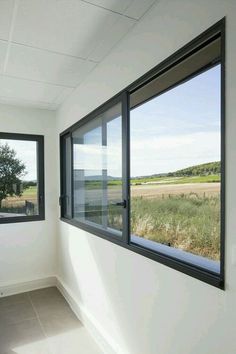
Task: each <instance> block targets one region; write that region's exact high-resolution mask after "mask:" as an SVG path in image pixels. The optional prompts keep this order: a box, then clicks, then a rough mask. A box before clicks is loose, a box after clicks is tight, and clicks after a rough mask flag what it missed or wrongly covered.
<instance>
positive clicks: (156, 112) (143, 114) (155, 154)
mask: <svg viewBox="0 0 236 354" xmlns="http://www.w3.org/2000/svg"><path fill="white" fill-rule="evenodd" d="M130 120H131V121H130V125H131V176H132V177H134V176H144V175H151V174H158V173H166V172H173V171H176V170H178V169H182V168H185V167H188V166H193V165H197V164H201V163H206V162H212V161H219V160H220V65H217V66H216V67H213V68H212V69H210V70H208V71H206V72H204V73H202V74H200V75H198V76H196V77H195V78H193V79H191V80H189V81H187V82H185V83H183V84H181V85H179V86H177V87H176V88H173V89H171V90H170V91H167V92H166V93H163V94H162V95H160V96H158V97H156V98H154V99H152V100H150V101H149V102H147V103H144V104H143V105H141V106H139V107H137V108H135V109H133V110H132V111H131V115H130Z"/></svg>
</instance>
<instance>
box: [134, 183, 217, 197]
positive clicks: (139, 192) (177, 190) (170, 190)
mask: <svg viewBox="0 0 236 354" xmlns="http://www.w3.org/2000/svg"><path fill="white" fill-rule="evenodd" d="M219 192H220V183H186V184H169V185H167V184H165V185H139V186H132V187H131V196H132V197H138V196H143V197H147V198H155V197H162V196H163V195H167V194H171V195H178V194H189V193H196V194H198V195H201V196H202V195H204V193H205V195H206V196H213V195H216V194H219Z"/></svg>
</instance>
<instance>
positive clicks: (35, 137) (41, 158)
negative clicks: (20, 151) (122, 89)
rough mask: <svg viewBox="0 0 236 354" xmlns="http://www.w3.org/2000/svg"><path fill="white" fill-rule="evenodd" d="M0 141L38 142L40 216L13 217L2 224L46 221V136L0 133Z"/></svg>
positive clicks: (3, 219) (0, 219)
mask: <svg viewBox="0 0 236 354" xmlns="http://www.w3.org/2000/svg"><path fill="white" fill-rule="evenodd" d="M0 139H9V140H27V141H35V142H37V181H38V211H39V213H38V215H26V216H12V217H6V218H0V224H10V223H18V222H28V221H40V220H45V192H44V136H43V135H33V134H18V133H4V132H0Z"/></svg>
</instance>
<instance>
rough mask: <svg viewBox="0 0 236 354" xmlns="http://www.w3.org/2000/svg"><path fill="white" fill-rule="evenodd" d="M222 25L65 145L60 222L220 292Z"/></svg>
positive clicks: (81, 126)
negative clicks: (126, 249) (115, 244)
mask: <svg viewBox="0 0 236 354" xmlns="http://www.w3.org/2000/svg"><path fill="white" fill-rule="evenodd" d="M224 131H225V126H224V20H222V21H220V22H219V23H217V24H216V25H215V26H213V27H212V28H210V29H209V30H208V31H206V32H205V33H204V34H202V35H201V36H199V37H198V38H197V39H196V40H194V41H192V42H191V43H190V44H188V45H187V46H185V47H184V48H183V49H182V50H180V51H179V52H178V53H175V54H174V55H173V56H172V57H170V58H168V59H167V60H166V61H164V62H163V63H161V64H160V65H158V66H157V67H156V68H154V69H153V70H152V71H151V72H149V73H148V74H147V75H145V76H144V77H142V78H141V79H139V80H137V81H136V82H135V83H134V84H132V85H131V86H129V87H128V88H127V89H126V90H124V91H123V92H122V93H121V94H120V95H118V96H116V97H115V98H113V99H111V100H110V101H109V102H108V103H106V104H104V105H103V106H101V107H100V108H99V109H97V110H95V111H94V112H92V113H91V114H89V115H88V116H87V117H86V118H84V119H82V120H81V121H79V122H78V123H77V124H75V125H74V126H72V127H71V128H69V129H68V130H67V131H66V132H64V133H62V135H61V152H62V154H61V162H62V166H61V167H62V186H61V205H62V208H61V212H62V215H61V216H62V219H63V220H65V221H68V222H70V223H72V224H74V225H77V226H78V227H81V228H82V229H85V230H88V231H90V232H92V233H94V234H97V235H99V236H101V237H104V238H106V239H108V240H110V241H112V242H115V243H117V244H119V245H121V246H123V247H126V248H128V249H130V250H132V251H134V252H137V253H140V254H142V255H144V256H147V257H149V258H152V259H154V260H156V261H159V262H161V263H163V264H166V265H168V266H171V267H173V268H175V269H177V270H180V271H183V272H184V273H186V274H189V275H192V276H194V277H196V278H198V279H201V280H203V281H206V282H208V283H210V284H212V285H215V286H218V287H221V288H223V286H224V285H223V283H224V195H225V192H224V190H225V186H224V181H225V178H224V165H225V158H224Z"/></svg>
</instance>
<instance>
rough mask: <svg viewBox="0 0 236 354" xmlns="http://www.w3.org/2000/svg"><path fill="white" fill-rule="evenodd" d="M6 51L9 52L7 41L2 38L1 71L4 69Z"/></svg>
mask: <svg viewBox="0 0 236 354" xmlns="http://www.w3.org/2000/svg"><path fill="white" fill-rule="evenodd" d="M6 52H7V42H4V41H1V40H0V73H1V72H2V71H3V66H4V61H5V57H6Z"/></svg>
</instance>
